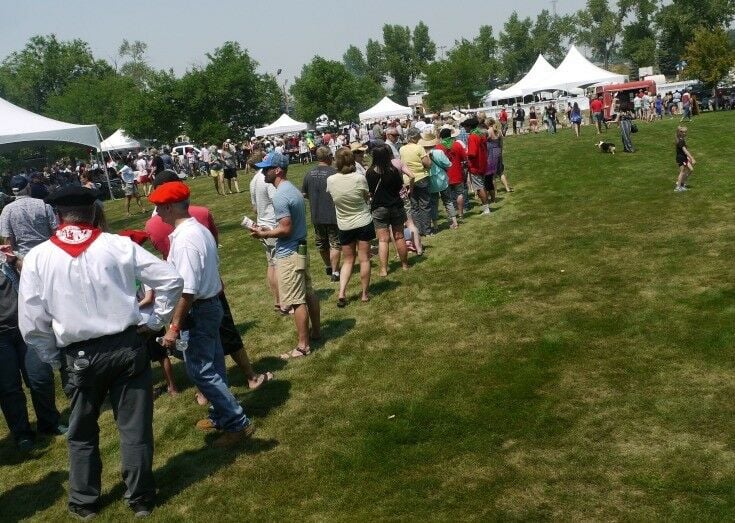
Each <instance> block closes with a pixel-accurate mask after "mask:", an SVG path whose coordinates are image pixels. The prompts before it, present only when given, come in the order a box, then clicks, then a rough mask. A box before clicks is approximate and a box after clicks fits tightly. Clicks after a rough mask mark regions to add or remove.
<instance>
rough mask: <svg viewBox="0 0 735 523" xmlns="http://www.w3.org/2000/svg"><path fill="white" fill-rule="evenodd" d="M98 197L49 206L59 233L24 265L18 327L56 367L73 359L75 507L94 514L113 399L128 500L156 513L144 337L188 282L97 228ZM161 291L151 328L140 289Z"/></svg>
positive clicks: (60, 199) (73, 189) (71, 190)
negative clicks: (103, 432) (102, 437)
mask: <svg viewBox="0 0 735 523" xmlns="http://www.w3.org/2000/svg"><path fill="white" fill-rule="evenodd" d="M96 198H97V192H96V191H94V190H92V189H87V188H84V187H79V186H67V187H64V188H63V189H61V190H59V191H57V192H55V193H53V194H52V195H51V196H49V198H48V202H49V203H50V204H51V205H53V206H55V207H56V211H57V212H58V214H59V218H60V222H61V227H60V228H59V229H58V230H57V231H56V233H55V234H54V235H53V236H52V237H51V238H50V239H49V240H48V241H45V242H43V243H42V244H40V245H38V246H36V247H34V248H33V249H31V250H30V252H29V253H28V254H27V255H26V256H25V258H24V260H23V270H22V271H21V275H20V286H19V294H18V327H19V329H20V332H21V334H22V336H23V339H24V340H25V342H26V344H27V345H28V346H29V347H33V348H34V349H35V350H36V351H38V355H39V357H40V358H41V360H43V361H44V362H46V363H49V364H51V365H52V366H53V367H57V368H58V367H59V365H60V359H59V352H60V351H61V352H62V353H63V354H64V355H65V357H66V366H67V367H68V370H69V381H68V383H67V385H66V386H65V387H64V391H65V392H66V393H67V395H68V396H69V397H70V398H71V415H70V417H69V432H68V433H67V440H68V445H69V511H70V512H71V513H72V514H73V515H75V516H78V517H80V518H82V519H89V518H91V517H94V515H95V513H96V512H97V509H98V503H99V498H100V491H101V473H102V461H101V459H100V453H99V426H98V424H97V419H98V417H99V414H100V408H101V406H102V403H103V401H104V400H105V397H106V396H107V395H108V394H109V397H110V403H111V404H112V410H113V412H114V413H115V420H116V422H117V425H118V429H119V432H120V454H121V458H122V477H123V480H124V481H125V484H126V486H127V491H126V493H125V498H126V500H127V502H128V504H129V506H130V508H131V509H132V510H133V511H134V512H135V514H136V516H138V517H141V516H146V515H148V514H150V512H151V510H152V508H153V503H154V496H155V485H154V482H153V471H152V465H153V382H152V378H151V366H150V360H149V357H148V352H147V351H146V350H145V344H144V343H143V339H142V337H141V334H144V335H150V334H151V333H152V332H156V331H158V330H160V329H161V328H162V327H163V326H164V325H165V323H166V321H167V320H168V317H169V316H170V315H171V312H172V311H173V308H174V305H175V304H176V302H177V301H178V300H179V296H180V295H181V289H182V279H181V277H179V275H178V274H176V271H175V270H174V269H173V268H172V267H171V266H170V265H169V264H167V263H165V262H163V261H161V260H159V259H158V258H156V257H155V256H153V255H152V254H151V253H149V252H148V251H146V250H145V249H143V248H142V247H139V246H138V245H136V244H135V243H133V242H132V241H130V239H129V238H124V237H122V236H117V235H115V234H107V233H104V232H102V231H101V230H100V229H98V228H96V227H94V226H93V225H91V223H92V221H93V219H94V215H95V200H96ZM136 280H140V281H141V282H142V283H143V284H145V285H147V286H149V287H150V288H152V289H154V290H155V293H156V298H155V305H154V310H153V312H152V314H151V315H150V317H149V318H148V320H147V322H146V324H145V325H142V326H140V327H139V326H138V325H139V324H140V323H141V321H142V316H141V314H140V311H139V310H138V301H137V299H136V296H135V287H136V285H135V283H136Z"/></svg>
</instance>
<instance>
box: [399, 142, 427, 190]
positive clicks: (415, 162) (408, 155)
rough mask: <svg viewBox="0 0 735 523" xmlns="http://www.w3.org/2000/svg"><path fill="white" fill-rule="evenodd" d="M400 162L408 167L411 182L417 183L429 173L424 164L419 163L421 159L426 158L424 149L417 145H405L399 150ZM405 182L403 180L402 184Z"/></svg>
mask: <svg viewBox="0 0 735 523" xmlns="http://www.w3.org/2000/svg"><path fill="white" fill-rule="evenodd" d="M400 154H401V162H402V163H403V164H404V165H405V166H406V167H408V169H409V170H410V171H411V172H412V173H413V176H414V178H413V181H414V182H418V181H419V180H422V179H424V178H426V177H427V176H429V171H427V170H426V167H424V164H423V163H421V158H423V157H424V156H426V149H424V148H423V147H421V146H420V145H419V144H417V143H407V144H406V145H404V146H403V147H401V150H400ZM405 181H406V180H405V179H404V182H405Z"/></svg>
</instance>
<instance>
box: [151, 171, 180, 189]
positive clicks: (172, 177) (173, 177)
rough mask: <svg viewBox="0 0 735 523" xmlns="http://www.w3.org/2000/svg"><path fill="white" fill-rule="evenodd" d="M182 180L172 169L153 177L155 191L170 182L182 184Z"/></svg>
mask: <svg viewBox="0 0 735 523" xmlns="http://www.w3.org/2000/svg"><path fill="white" fill-rule="evenodd" d="M180 181H181V178H179V175H178V174H176V172H175V171H172V170H171V169H164V170H163V171H161V172H160V173H158V174H157V175H155V176H154V177H153V184H152V185H153V188H154V189H155V188H156V187H158V186H159V185H163V184H164V183H168V182H180Z"/></svg>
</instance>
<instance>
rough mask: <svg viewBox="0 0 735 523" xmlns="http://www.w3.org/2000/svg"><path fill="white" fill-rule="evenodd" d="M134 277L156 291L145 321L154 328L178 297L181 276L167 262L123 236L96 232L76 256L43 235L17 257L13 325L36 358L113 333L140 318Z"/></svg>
mask: <svg viewBox="0 0 735 523" xmlns="http://www.w3.org/2000/svg"><path fill="white" fill-rule="evenodd" d="M136 280H139V281H141V282H142V283H144V284H145V285H147V286H149V287H151V288H152V289H154V290H155V291H156V298H155V305H154V308H153V313H152V314H151V315H150V317H149V318H148V321H147V325H148V327H150V328H151V329H152V330H160V329H161V328H162V327H163V326H164V325H165V324H166V323H167V322H168V320H169V317H170V316H171V313H172V312H173V309H174V306H175V305H176V303H177V302H178V301H179V298H180V297H181V291H182V288H183V280H182V278H181V276H179V275H178V273H177V272H176V270H175V269H174V268H173V267H171V265H170V264H168V263H166V262H164V261H162V260H160V259H158V258H156V257H155V256H154V255H152V254H151V253H149V252H148V251H146V250H145V249H143V248H142V247H140V246H138V245H136V244H135V243H133V242H132V241H131V240H130V239H129V238H124V237H122V236H117V235H115V234H106V233H102V234H101V235H100V236H99V238H97V240H95V241H94V242H93V243H92V244H91V245H90V246H89V248H88V249H87V250H86V251H84V252H83V253H82V254H80V255H79V256H77V257H76V258H74V257H72V256H70V255H68V254H67V253H66V252H64V251H63V250H61V249H60V248H59V247H57V246H56V245H54V244H53V243H51V242H50V241H46V242H44V243H42V244H40V245H38V246H37V247H34V248H33V249H31V251H30V252H29V253H28V254H27V255H26V257H25V258H24V259H23V270H22V271H21V275H20V289H19V293H18V327H19V328H20V332H21V334H22V335H23V339H24V340H25V342H26V344H28V345H29V346H32V347H34V348H35V349H36V350H37V351H38V354H39V357H40V358H41V360H43V361H45V362H47V363H52V362H53V361H54V360H56V358H57V357H58V353H59V350H58V348H59V347H66V346H67V345H70V344H71V343H76V342H80V341H85V340H89V339H92V338H98V337H100V336H106V335H109V334H117V333H120V332H122V331H124V330H125V329H126V328H128V327H130V326H133V325H138V324H139V323H140V322H141V315H140V311H139V310H138V301H137V299H136V296H135V291H136Z"/></svg>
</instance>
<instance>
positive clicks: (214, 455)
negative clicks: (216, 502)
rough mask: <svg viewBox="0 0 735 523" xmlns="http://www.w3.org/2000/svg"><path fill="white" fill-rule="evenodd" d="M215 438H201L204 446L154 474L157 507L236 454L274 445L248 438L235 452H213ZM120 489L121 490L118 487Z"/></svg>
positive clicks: (259, 450)
mask: <svg viewBox="0 0 735 523" xmlns="http://www.w3.org/2000/svg"><path fill="white" fill-rule="evenodd" d="M218 437H219V434H209V435H208V436H207V437H206V438H205V439H206V440H207V444H208V446H207V447H204V448H201V449H197V450H189V451H186V452H182V453H181V454H178V455H176V456H174V457H172V458H171V459H170V460H168V462H167V463H166V464H165V465H164V466H163V467H161V468H159V469H157V470H155V471H154V473H153V474H154V476H155V478H156V485H157V486H158V496H157V499H156V504H157V505H159V506H161V505H163V504H164V503H166V502H167V501H168V500H169V499H170V498H172V497H173V496H176V495H177V494H179V493H181V491H183V490H185V489H186V488H187V487H189V486H190V485H194V484H196V483H199V482H200V481H202V480H203V479H205V478H207V477H208V476H211V475H212V474H215V473H216V472H217V471H218V470H220V469H222V468H224V467H227V466H229V465H231V464H232V463H234V461H235V459H237V457H238V456H239V455H240V454H243V453H244V454H250V455H255V454H260V453H261V452H267V451H269V450H272V449H274V448H275V447H276V446H277V445H278V441H277V440H275V439H259V438H252V439H249V440H247V441H245V442H244V443H243V444H242V445H241V446H239V447H237V448H235V449H217V448H214V447H212V446H211V443H212V441H213V440H215V439H216V438H218ZM120 487H121V489H122V488H123V486H122V485H120ZM118 497H119V496H118Z"/></svg>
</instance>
